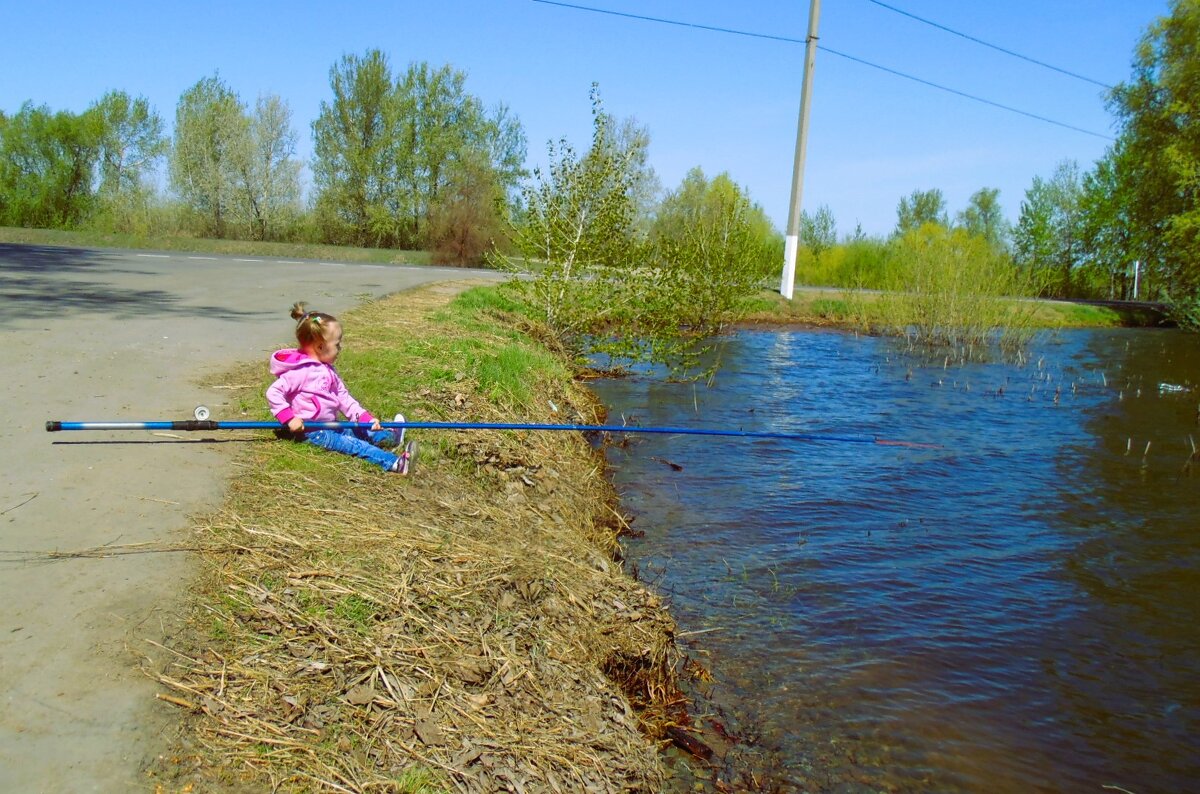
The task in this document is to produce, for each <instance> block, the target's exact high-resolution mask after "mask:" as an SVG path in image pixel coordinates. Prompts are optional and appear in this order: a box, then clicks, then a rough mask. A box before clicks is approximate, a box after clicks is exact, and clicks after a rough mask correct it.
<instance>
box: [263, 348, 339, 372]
mask: <svg viewBox="0 0 1200 794" xmlns="http://www.w3.org/2000/svg"><path fill="white" fill-rule="evenodd" d="M259 360H260V361H261V359H259ZM314 365H315V366H318V367H320V366H323V365H322V364H321V362H320V361H317V360H316V359H315V358H313V357H312V356H310V355H308V354H307V353H305V352H304V351H303V350H297V349H295V348H290V349H288V350H276V351H275V353H274V354H272V355H271V364H270V367H271V374H272V375H274V376H275V377H277V378H278V377H279V376H280V375H282V374H283V373H285V372H291V371H292V370H295V369H300V368H301V367H308V366H314Z"/></svg>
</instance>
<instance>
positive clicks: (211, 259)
mask: <svg viewBox="0 0 1200 794" xmlns="http://www.w3.org/2000/svg"><path fill="white" fill-rule="evenodd" d="M188 259H203V260H204V261H205V262H216V261H217V258H216V257H215V256H189V257H188Z"/></svg>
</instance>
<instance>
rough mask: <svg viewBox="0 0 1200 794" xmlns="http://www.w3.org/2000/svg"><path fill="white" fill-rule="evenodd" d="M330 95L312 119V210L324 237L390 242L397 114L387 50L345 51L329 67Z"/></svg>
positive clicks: (394, 208) (394, 231) (394, 206)
mask: <svg viewBox="0 0 1200 794" xmlns="http://www.w3.org/2000/svg"><path fill="white" fill-rule="evenodd" d="M329 87H330V89H332V91H333V100H332V101H331V102H322V103H321V109H320V114H319V115H318V117H317V120H316V121H314V122H313V153H314V158H313V181H314V183H315V186H316V190H317V210H318V214H319V215H321V216H323V218H324V225H325V236H326V238H327V239H329V240H330V241H331V242H347V243H352V244H355V245H366V244H370V243H374V244H375V245H390V244H393V243H395V242H396V240H397V238H398V237H399V234H398V230H397V229H396V228H395V224H394V222H393V219H394V218H395V217H396V216H397V215H398V214H399V210H400V206H399V202H398V200H397V198H396V195H395V191H394V188H393V184H394V182H393V179H394V176H395V174H396V170H397V163H396V162H395V157H396V146H395V142H396V140H397V138H398V136H399V129H400V118H399V112H398V108H397V107H396V102H395V97H394V85H393V82H392V72H391V67H390V66H389V65H388V62H387V56H385V55H384V54H383V53H382V52H381V51H379V50H370V51H368V52H367V54H366V55H365V56H363V57H362V58H359V57H358V56H355V55H345V56H343V57H342V59H341V61H339V62H338V63H337V64H335V65H334V66H333V67H332V68H331V69H330V70H329Z"/></svg>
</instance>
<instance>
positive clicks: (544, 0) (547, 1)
mask: <svg viewBox="0 0 1200 794" xmlns="http://www.w3.org/2000/svg"><path fill="white" fill-rule="evenodd" d="M870 1H871V2H874V0H870ZM533 2H535V3H541V4H543V5H551V6H559V7H561V8H570V9H574V10H576V11H590V12H593V13H596V14H608V15H609V16H615V17H626V18H628V19H640V20H642V21H645V22H659V23H661V24H664V25H676V26H678V27H684V28H696V29H699V30H708V31H712V32H714V33H729V34H732V35H735V36H747V37H750V38H755V39H769V40H771V41H782V42H786V43H788V44H804V43H805V42H804V39H797V38H790V37H788V36H772V35H770V34H768V33H753V32H750V31H745V30H734V29H733V28H723V27H718V26H716V25H701V24H698V23H695V22H681V21H679V20H675V19H663V18H661V17H650V16H643V15H641V14H629V13H625V12H623V11H610V10H609V9H606V8H593V7H591V6H581V5H575V4H573V3H563V2H558V0H533ZM817 49H819V50H822V51H823V52H827V53H829V54H830V55H836V56H838V57H839V58H845V59H847V60H850V61H854V62H855V63H860V64H862V65H864V66H870V67H871V68H872V69H879V70H880V71H883V72H887V73H888V74H891V75H895V76H896V77H903V78H904V79H905V80H912V81H913V82H916V83H920V84H921V85H924V86H927V87H929V88H936V89H938V90H939V91H945V92H947V93H950V94H954V95H955V96H959V97H963V98H964V99H970V100H973V101H975V102H980V103H982V104H984V105H989V106H991V107H994V108H999V109H1000V110H1006V111H1008V112H1009V113H1016V114H1018V115H1021V116H1025V117H1026V118H1031V119H1035V120H1037V121H1041V122H1045V123H1046V124H1053V125H1055V126H1056V127H1062V128H1064V129H1068V130H1072V131H1074V132H1080V133H1083V134H1084V135H1091V136H1093V137H1096V138H1102V139H1103V140H1106V141H1111V140H1113V138H1112V136H1110V135H1104V134H1103V133H1099V132H1092V131H1091V130H1085V129H1083V128H1082V127H1076V126H1074V125H1071V124H1067V123H1065V122H1062V121H1055V120H1054V119H1051V118H1047V117H1045V116H1039V115H1037V114H1036V113H1030V112H1028V111H1025V110H1020V109H1018V108H1014V107H1010V106H1008V105H1002V104H1000V103H999V102H993V101H992V100H990V99H984V98H983V97H980V96H976V95H974V94H968V93H967V92H965V91H959V90H958V89H956V88H950V87H948V86H944V85H940V84H939V83H934V82H932V81H930V80H925V79H923V78H920V77H915V76H914V75H911V74H906V73H904V72H901V71H897V70H896V69H891V68H889V67H887V66H881V65H879V64H877V63H872V62H870V61H867V60H864V59H862V58H857V57H855V56H853V55H847V54H846V53H844V52H838V51H837V50H834V49H830V48H829V47H826V46H824V45H817ZM1085 79H1086V78H1085Z"/></svg>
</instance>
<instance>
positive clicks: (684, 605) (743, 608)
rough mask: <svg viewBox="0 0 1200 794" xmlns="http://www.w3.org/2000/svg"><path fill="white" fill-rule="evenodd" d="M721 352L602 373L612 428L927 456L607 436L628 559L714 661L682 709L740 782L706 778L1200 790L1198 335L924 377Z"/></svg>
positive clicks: (881, 352)
mask: <svg viewBox="0 0 1200 794" xmlns="http://www.w3.org/2000/svg"><path fill="white" fill-rule="evenodd" d="M722 355H723V361H724V365H723V369H722V370H721V372H720V375H719V376H718V379H717V381H716V383H715V384H714V385H713V387H712V388H709V389H706V388H705V387H704V386H703V385H699V386H693V385H691V384H670V383H665V382H662V381H661V380H657V379H654V378H649V377H631V378H626V379H621V380H612V381H604V382H601V383H597V384H595V389H596V391H597V392H598V394H599V396H600V398H601V399H602V400H603V401H604V402H605V403H606V404H608V405H609V406H610V411H611V413H610V423H615V422H617V421H620V419H621V417H622V416H623V417H624V418H625V420H627V421H629V422H631V423H638V424H644V425H687V424H691V425H697V426H720V427H733V428H742V429H746V430H776V431H791V432H803V433H824V432H828V433H836V434H852V435H861V436H879V437H883V438H894V439H901V440H908V441H920V442H936V443H939V444H941V445H943V448H942V449H935V450H925V449H913V448H904V447H893V446H879V445H874V444H852V443H832V444H819V443H786V442H779V441H774V440H768V441H749V440H713V439H711V438H704V437H680V436H676V437H663V436H651V435H645V436H636V437H633V438H635V440H634V441H633V442H632V443H630V444H629V445H627V446H625V447H613V448H611V449H610V450H609V456H610V461H611V463H612V464H613V467H614V477H615V481H616V485H617V488H618V490H619V491H620V492H621V493H622V497H623V502H624V505H625V507H626V509H627V510H628V511H629V512H631V513H632V514H633V515H634V516H635V517H636V520H635V523H634V527H635V528H637V529H640V530H641V531H643V532H644V533H645V535H644V537H641V538H638V539H633V540H630V541H628V542H627V544H626V551H627V554H628V556H629V558H630V559H631V561H632V562H633V563H634V564H635V565H636V566H637V568H638V570H639V575H640V577H641V578H642V579H643V580H645V581H647V582H649V583H651V584H652V585H653V586H654V587H656V588H658V589H659V590H660V591H662V592H664V593H665V594H667V595H668V596H669V597H670V599H671V601H672V604H673V611H674V613H675V615H676V616H677V618H678V620H679V623H680V630H681V631H682V632H684V633H685V638H684V642H685V643H686V644H687V646H688V647H689V649H690V652H691V655H692V657H693V658H694V659H695V660H697V661H699V662H700V663H701V664H702V665H703V666H704V667H705V668H707V669H708V670H709V671H710V672H711V673H712V675H713V678H714V681H713V683H712V684H710V685H700V686H699V691H698V700H697V703H696V709H695V712H696V715H697V718H698V721H699V723H700V725H701V727H703V728H704V729H705V730H706V731H707V734H706V735H707V736H708V738H709V740H710V741H714V744H715V745H716V746H717V749H718V759H720V760H723V761H725V762H727V763H728V764H729V765H730V766H731V767H732V766H736V767H738V768H740V770H741V771H740V774H741V775H742V777H741V778H740V783H739V782H738V780H739V779H738V778H737V777H736V775H737V774H739V772H737V771H731V769H729V768H727V769H725V770H724V771H723V772H722V774H723V775H724V779H725V780H727V781H733V782H735V783H738V785H743V786H744V785H747V781H748V780H749V778H748V777H747V776H746V775H747V772H748V771H749V772H752V773H753V774H755V775H756V776H757V777H758V778H759V779H763V778H769V779H771V780H773V781H774V783H775V785H776V786H777V787H779V788H782V789H783V790H786V791H791V790H800V789H804V790H828V791H925V790H938V791H989V792H1004V791H1092V792H1095V791H1102V790H1119V789H1102V788H1101V787H1103V786H1116V787H1120V788H1121V789H1125V790H1127V791H1131V792H1137V793H1138V794H1143V793H1144V792H1154V791H1185V790H1194V789H1195V787H1196V786H1197V785H1200V783H1197V781H1200V749H1198V747H1200V742H1198V739H1200V675H1198V673H1200V670H1198V667H1200V519H1198V516H1200V460H1197V462H1196V463H1195V464H1194V466H1195V469H1194V470H1193V469H1192V468H1191V467H1187V466H1185V464H1187V462H1188V458H1189V455H1190V454H1191V452H1192V448H1191V446H1190V442H1189V440H1188V439H1189V435H1190V436H1191V437H1193V438H1195V439H1196V440H1197V443H1198V444H1200V427H1197V421H1198V414H1197V411H1198V404H1200V387H1198V384H1200V345H1198V343H1197V340H1196V338H1195V337H1189V336H1186V335H1184V334H1181V333H1178V332H1170V331H1146V330H1138V331H1112V330H1107V331H1072V332H1065V333H1059V334H1057V335H1054V336H1052V337H1050V338H1047V339H1043V340H1040V341H1038V342H1037V343H1035V345H1034V347H1033V349H1032V350H1031V352H1030V353H1029V354H1028V358H1027V359H1026V360H1025V361H1024V362H1023V364H1022V363H986V364H983V363H976V364H968V365H966V366H954V365H951V366H949V367H948V368H943V367H944V361H943V360H940V359H939V360H937V361H936V362H929V361H925V362H922V361H920V360H919V359H917V358H915V357H914V356H912V355H910V354H906V353H905V352H903V351H901V350H898V349H897V348H896V343H895V342H893V341H888V340H881V339H874V338H866V337H862V338H859V337H855V336H854V335H851V334H844V333H836V332H815V331H789V332H781V333H758V332H754V333H743V334H740V335H737V336H735V337H733V338H732V339H731V340H730V341H729V343H728V344H727V345H726V347H725V349H724V351H723V354H722ZM1159 384H1166V387H1164V388H1163V389H1160V386H1159ZM1174 386H1181V387H1184V389H1186V390H1176V389H1173V388H1171V387H1174ZM1147 442H1149V443H1150V447H1149V451H1148V452H1147V451H1146V444H1147ZM1143 453H1145V454H1143ZM669 463H674V464H676V465H677V466H681V467H682V470H678V471H677V470H675V469H674V468H673V467H672V466H670V465H668V464H669ZM700 696H707V697H700ZM719 730H724V731H726V732H728V733H730V734H733V735H735V736H738V737H740V738H741V739H742V740H743V741H741V742H735V743H732V744H726V743H725V742H723V741H720V740H718V732H719ZM682 785H683V786H684V787H687V786H690V785H691V781H690V780H688V779H687V777H686V775H684V778H683V779H682Z"/></svg>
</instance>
